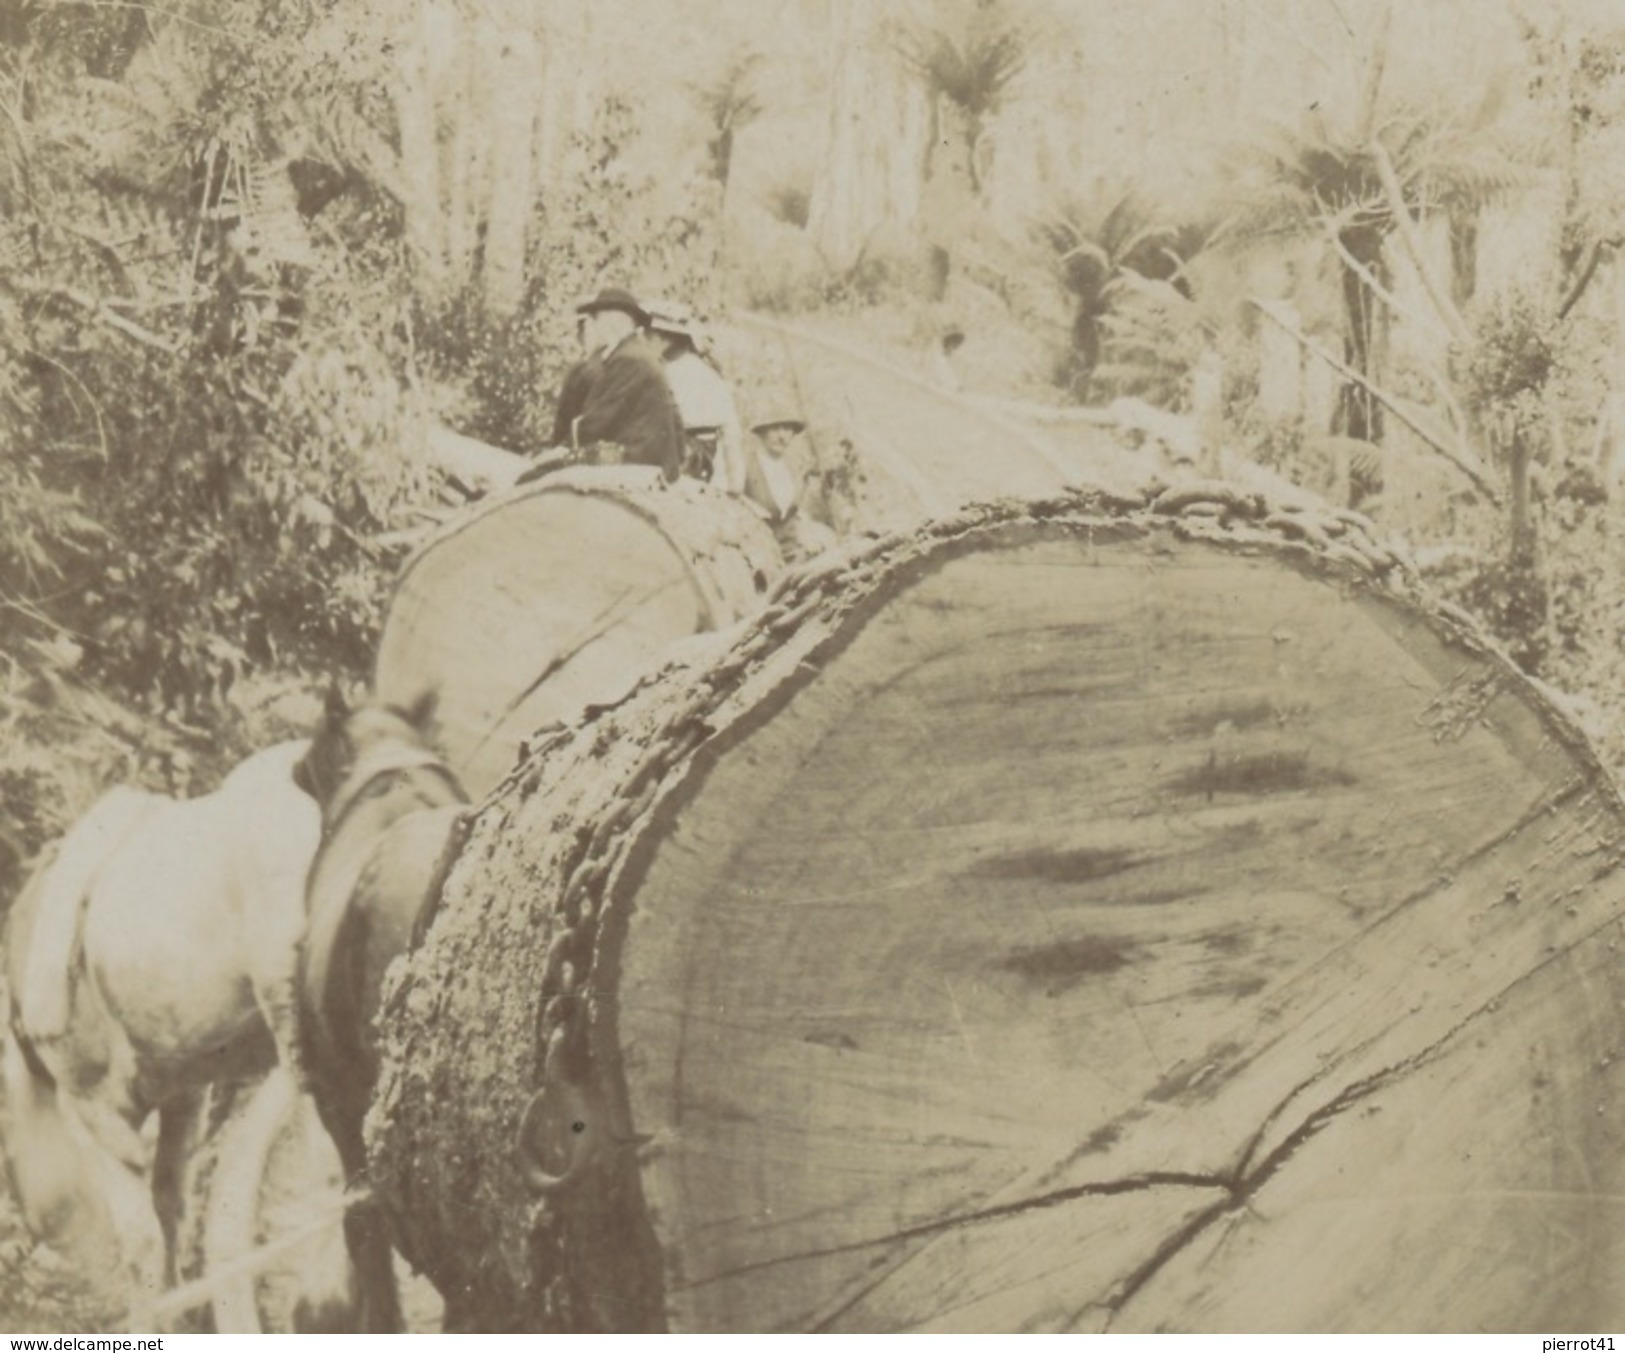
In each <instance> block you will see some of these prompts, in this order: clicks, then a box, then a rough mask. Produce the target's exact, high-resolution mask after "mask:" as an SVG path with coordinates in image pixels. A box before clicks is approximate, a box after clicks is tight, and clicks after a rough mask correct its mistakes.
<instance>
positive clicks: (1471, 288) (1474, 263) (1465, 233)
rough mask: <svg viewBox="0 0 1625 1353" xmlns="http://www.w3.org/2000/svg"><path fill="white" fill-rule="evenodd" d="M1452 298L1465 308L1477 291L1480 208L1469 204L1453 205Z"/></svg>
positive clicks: (1450, 223)
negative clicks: (1477, 209) (1467, 205)
mask: <svg viewBox="0 0 1625 1353" xmlns="http://www.w3.org/2000/svg"><path fill="white" fill-rule="evenodd" d="M1447 221H1448V225H1449V231H1450V299H1451V300H1452V301H1454V302H1455V303H1456V309H1457V310H1465V309H1466V308H1467V306H1468V305H1469V304H1470V303H1471V301H1472V299H1473V297H1474V296H1475V295H1476V294H1477V292H1478V212H1477V211H1476V210H1475V209H1473V208H1471V207H1466V206H1456V207H1453V208H1451V210H1450V212H1449V213H1448V216H1447Z"/></svg>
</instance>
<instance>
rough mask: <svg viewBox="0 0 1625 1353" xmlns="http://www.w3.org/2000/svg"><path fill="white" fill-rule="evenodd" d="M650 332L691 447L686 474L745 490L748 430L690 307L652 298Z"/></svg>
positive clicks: (733, 489) (731, 490)
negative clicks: (704, 352)
mask: <svg viewBox="0 0 1625 1353" xmlns="http://www.w3.org/2000/svg"><path fill="white" fill-rule="evenodd" d="M644 309H645V310H646V311H647V312H648V315H649V332H650V333H651V334H653V335H654V338H655V340H656V342H658V343H660V344H661V345H662V346H663V355H664V358H665V363H666V381H667V383H668V384H669V385H670V386H671V392H672V394H673V396H674V397H675V398H676V400H677V409H678V412H679V413H681V415H682V418H683V431H684V433H685V437H686V442H687V449H686V453H685V456H684V462H683V473H684V474H688V475H692V476H693V477H694V478H696V479H704V480H708V481H709V482H711V483H713V484H715V485H716V486H717V487H718V488H721V489H726V490H727V491H728V492H729V493H743V492H744V491H745V472H746V466H745V448H744V434H743V433H742V432H741V431H740V424H739V412H738V409H737V408H736V407H735V405H734V398H733V393H732V392H731V391H730V390H729V389H728V382H727V381H725V380H724V379H723V378H722V376H721V374H720V373H719V372H718V371H717V369H716V368H715V367H714V366H712V365H711V363H710V362H708V361H706V359H705V358H704V357H702V356H701V355H700V351H699V345H698V343H697V341H696V339H697V331H696V328H695V324H694V319H693V315H692V314H691V312H690V311H689V309H688V307H687V306H685V305H683V304H681V303H680V302H677V301H649V302H647V303H646V304H645V306H644Z"/></svg>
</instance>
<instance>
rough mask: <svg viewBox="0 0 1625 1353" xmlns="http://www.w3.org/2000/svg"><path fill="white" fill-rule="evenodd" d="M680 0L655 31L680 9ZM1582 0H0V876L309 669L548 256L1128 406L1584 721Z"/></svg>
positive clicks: (1615, 132) (498, 382)
mask: <svg viewBox="0 0 1625 1353" xmlns="http://www.w3.org/2000/svg"><path fill="white" fill-rule="evenodd" d="M702 20H703V21H702ZM1622 150H1625V28H1621V27H1620V26H1619V25H1618V19H1617V15H1616V14H1614V13H1613V12H1612V7H1611V6H1609V5H1607V4H1605V3H1595V4H1588V3H1582V2H1581V0H1569V2H1567V3H1558V2H1557V0H1521V2H1520V0H1507V3H1483V0H1427V3H1419V4H1409V5H1396V4H1392V3H1390V2H1389V0H1321V2H1320V3H1311V4H1305V3H1301V0H1147V2H1146V3H1141V4H1136V5H1133V6H1124V5H1120V4H1117V3H1113V0H918V3H911V2H910V0H897V2H896V3H888V4H886V5H884V6H880V5H869V4H863V3H859V0H775V2H774V3H772V4H766V5H764V4H757V3H753V4H746V3H743V0H714V2H713V3H710V4H708V5H706V6H704V7H703V9H702V7H698V6H656V5H652V4H642V3H640V4H635V5H625V6H614V7H604V6H593V5H590V4H588V3H585V0H480V3H467V2H466V0H410V2H409V3H406V4H398V3H389V4H385V3H381V2H380V0H253V2H252V3H247V4H245V3H240V2H239V3H224V2H223V0H168V2H167V3H165V4H163V5H147V4H137V3H129V4H123V3H121V4H107V3H69V2H68V0H5V3H4V4H3V5H0V611H3V613H4V621H3V622H0V723H3V725H4V729H5V734H4V737H3V738H0V887H3V888H4V890H5V891H6V893H8V894H9V892H10V890H11V887H12V886H13V885H14V883H15V880H16V877H17V874H18V871H19V870H20V868H21V867H22V866H23V864H24V863H25V862H26V861H27V860H28V859H29V858H30V857H31V856H32V854H33V853H34V851H35V850H36V849H37V848H38V847H39V846H40V845H41V844H42V843H43V842H44V841H45V840H46V839H48V838H49V837H50V836H51V835H52V834H53V833H54V832H56V831H57V830H59V829H60V828H61V826H62V825H63V824H64V823H65V822H66V821H67V820H69V819H70V818H71V817H72V816H73V815H74V814H75V813H76V812H78V811H79V810H81V809H82V808H83V807H84V806H85V804H86V803H88V802H89V800H90V799H91V798H92V797H93V796H94V795H95V793H96V792H98V791H99V790H100V789H101V788H102V787H104V786H105V785H107V784H108V783H111V782H114V781H120V780H124V781H137V782H144V783H147V784H148V785H150V786H152V787H155V788H163V789H167V790H170V791H172V792H190V791H196V790H200V789H204V788H207V787H209V785H210V784H211V783H212V782H213V780H214V779H215V778H216V777H217V776H218V774H219V771H220V769H221V767H222V766H224V765H226V764H229V763H230V762H231V760H233V759H234V758H235V757H236V756H238V755H240V754H241V753H242V752H243V751H245V750H247V749H248V748H249V747H251V746H253V745H257V744H260V743H263V742H264V741H266V740H268V739H269V738H270V737H272V736H275V735H278V734H281V733H284V732H286V731H289V730H293V729H297V728H298V727H299V726H300V724H301V722H302V721H303V720H304V719H306V718H308V715H309V712H310V709H311V706H310V705H309V703H308V695H309V692H311V691H314V690H316V689H318V688H319V687H320V685H321V684H322V683H324V682H325V681H326V680H328V679H329V678H331V677H332V676H335V675H340V676H351V677H364V676H365V675H366V673H367V670H368V666H369V662H370V657H371V652H372V646H373V643H374V640H375V637H376V632H377V626H378V623H379V619H380V614H381V608H382V605H383V603H384V600H385V599H386V597H387V594H388V588H389V586H390V581H391V578H392V575H393V571H394V569H395V567H396V566H397V564H398V563H399V561H400V559H401V558H402V556H403V552H404V549H405V548H406V545H407V544H408V543H409V542H410V540H411V539H412V538H413V535H414V531H415V530H416V529H417V528H419V527H421V525H422V524H423V522H424V521H425V520H427V519H428V514H432V513H433V512H434V511H436V510H439V506H440V499H439V497H438V496H437V487H436V482H435V472H434V470H433V468H432V466H431V464H430V461H429V459H428V458H427V457H426V455H425V449H424V446H425V437H426V429H428V428H429V427H431V426H433V425H440V426H449V427H452V428H454V429H456V430H458V431H461V432H463V433H465V434H468V435H471V436H475V437H478V438H481V439H483V440H486V441H489V442H492V443H495V444H498V445H502V446H506V447H509V448H512V449H514V450H518V451H523V452H531V451H536V450H540V449H541V448H542V447H543V446H544V445H545V438H546V434H547V429H548V427H549V425H550V423H551V416H552V394H553V391H554V390H555V389H556V387H557V384H558V380H559V378H560V376H561V374H562V372H563V370H564V368H565V366H566V364H567V362H568V360H569V359H570V356H571V348H572V345H573V325H572V322H571V312H572V309H573V306H574V305H575V303H576V302H577V301H578V300H579V299H580V298H581V297H582V296H583V295H584V294H586V293H589V292H590V291H591V290H592V289H593V288H595V287H596V286H598V285H599V284H600V283H603V282H617V283H622V284H626V285H630V286H633V287H635V288H637V289H639V290H640V291H641V292H643V293H644V294H664V295H669V296H675V297H679V298H681V299H683V300H684V301H686V302H688V303H690V304H693V305H695V306H696V307H697V308H698V309H699V310H700V311H701V312H703V313H704V314H706V315H707V316H708V317H709V318H710V320H711V322H712V325H713V327H714V330H715V332H716V334H717V335H718V346H717V351H718V354H719V356H720V359H721V360H722V363H723V365H724V366H725V367H729V366H730V362H732V363H733V365H732V366H731V368H730V369H729V370H728V374H729V375H730V376H732V377H733V378H734V379H735V380H736V381H737V382H738V383H739V384H740V386H741V389H742V392H743V395H744V402H745V403H746V404H747V405H752V404H755V405H757V406H761V411H764V412H765V411H766V410H765V405H766V403H767V402H768V401H769V399H770V398H771V396H770V394H769V393H768V392H767V391H765V390H764V389H762V388H759V386H760V381H761V379H762V378H761V377H760V373H756V372H754V371H753V370H752V369H751V363H750V357H749V354H748V352H747V351H746V350H745V348H746V345H743V344H735V345H734V347H733V348H732V349H731V348H730V346H729V343H728V338H727V336H728V332H729V320H730V317H731V316H733V315H736V314H738V313H742V312H744V311H747V310H749V311H758V312H768V313H774V314H779V315H790V316H797V317H816V318H818V319H819V320H820V321H821V322H826V323H829V324H833V325H837V326H839V328H840V330H841V332H843V333H844V334H845V335H847V336H848V337H850V338H851V339H852V341H854V342H860V343H870V344H873V345H875V346H876V347H877V349H884V348H888V347H889V348H891V349H893V350H915V349H918V348H920V347H921V346H922V345H924V344H926V343H928V342H930V341H932V339H933V336H934V335H937V334H940V333H942V332H944V331H945V330H946V329H948V328H954V329H957V330H959V331H960V332H961V333H962V334H964V335H968V336H969V341H968V342H967V344H966V346H965V349H964V351H963V353H962V354H961V356H960V358H959V362H960V371H961V373H962V376H963V379H964V381H965V383H966V384H967V385H970V386H974V387H975V388H977V389H979V390H981V391H983V392H985V393H987V394H990V395H997V396H1001V397H1007V398H1010V399H1020V400H1024V401H1029V402H1036V403H1041V404H1054V405H1066V404H1087V405H1096V406H1099V405H1106V404H1109V403H1110V402H1111V401H1113V400H1114V399H1119V398H1122V397H1133V398H1135V399H1139V400H1143V401H1145V402H1146V403H1148V404H1150V405H1153V406H1159V407H1162V408H1165V409H1168V410H1171V411H1173V412H1175V413H1181V414H1190V415H1193V416H1195V417H1196V418H1197V419H1198V421H1200V422H1202V424H1203V426H1204V427H1206V428H1209V429H1211V430H1212V435H1213V436H1215V437H1216V438H1217V439H1219V440H1220V441H1222V444H1223V446H1224V448H1225V451H1226V452H1227V454H1229V455H1231V456H1232V457H1240V458H1244V459H1247V460H1250V461H1253V462H1256V463H1257V464H1259V465H1261V466H1264V467H1267V468H1268V469H1270V470H1272V471H1273V472H1274V473H1276V474H1278V475H1280V476H1281V477H1283V478H1285V479H1287V480H1291V481H1293V482H1295V483H1297V484H1300V485H1302V486H1304V487H1307V488H1309V489H1312V490H1314V491H1316V492H1319V493H1322V494H1324V495H1325V496H1326V497H1327V498H1328V499H1330V500H1332V501H1333V502H1334V503H1335V504H1336V505H1338V506H1347V507H1352V508H1356V509H1358V510H1360V511H1361V512H1364V513H1367V514H1369V515H1370V516H1371V517H1373V518H1374V519H1375V521H1376V522H1377V524H1378V526H1379V528H1380V529H1381V530H1382V531H1384V532H1386V533H1389V534H1392V535H1395V536H1397V537H1398V538H1399V539H1400V540H1401V541H1402V542H1403V543H1404V544H1405V545H1406V546H1408V548H1409V550H1410V551H1411V552H1412V554H1413V555H1414V557H1415V558H1416V559H1417V561H1418V562H1419V564H1420V565H1421V566H1422V567H1423V568H1424V569H1425V570H1426V571H1428V572H1429V573H1430V574H1431V575H1432V576H1433V577H1434V578H1435V580H1436V581H1437V584H1438V585H1439V587H1440V588H1441V589H1442V590H1444V591H1445V592H1446V593H1447V594H1448V595H1449V596H1451V597H1452V598H1454V599H1455V600H1457V601H1458V602H1460V603H1461V604H1462V605H1464V606H1465V607H1466V608H1467V609H1469V610H1470V611H1472V612H1474V613H1475V614H1476V615H1478V616H1479V617H1480V618H1481V619H1482V620H1483V621H1485V622H1486V623H1487V624H1488V625H1489V626H1490V627H1491V628H1492V630H1493V631H1494V632H1495V633H1496V634H1497V635H1498V636H1499V637H1500V639H1501V640H1502V641H1503V642H1504V643H1505V644H1506V646H1507V647H1508V649H1509V651H1510V652H1511V653H1512V654H1513V655H1514V656H1515V658H1516V659H1517V660H1518V662H1519V663H1520V664H1521V665H1522V666H1523V667H1524V668H1525V669H1526V670H1528V671H1529V672H1530V673H1532V674H1534V675H1536V676H1538V677H1540V678H1542V679H1543V680H1546V681H1548V682H1550V683H1551V684H1552V685H1554V686H1556V687H1558V688H1560V689H1562V690H1564V691H1566V692H1569V693H1570V698H1571V699H1572V701H1573V702H1574V703H1575V705H1576V707H1577V708H1579V709H1580V710H1581V712H1582V715H1583V717H1584V718H1585V719H1586V720H1587V722H1588V723H1589V725H1590V726H1591V728H1592V731H1593V733H1594V734H1595V735H1596V736H1597V737H1598V738H1599V740H1600V742H1601V744H1602V745H1603V747H1604V749H1605V752H1606V753H1607V754H1609V755H1610V756H1612V757H1613V758H1615V761H1616V763H1617V760H1618V758H1619V757H1620V756H1622V755H1625V734H1622V733H1621V731H1620V730H1621V727H1622V725H1621V722H1620V721H1621V718H1622V716H1625V683H1622V682H1621V681H1620V680H1619V679H1618V678H1617V676H1616V675H1615V666H1616V663H1615V659H1616V655H1617V652H1618V647H1619V643H1620V638H1621V635H1622V632H1625V584H1622V582H1621V579H1620V574H1621V571H1622V564H1625V559H1622V551H1621V546H1620V541H1619V536H1620V528H1621V508H1620V505H1619V503H1618V501H1617V499H1618V493H1617V490H1618V486H1619V481H1620V477H1621V475H1622V474H1625V257H1622V253H1621V244H1622V242H1625V229H1622V222H1625V155H1622V154H1621V151H1622Z"/></svg>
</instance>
